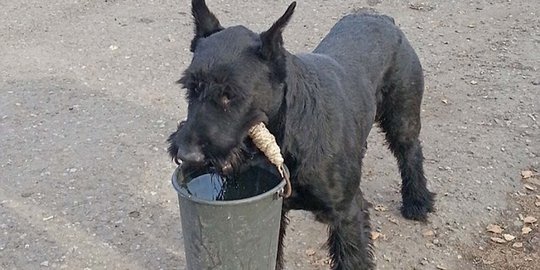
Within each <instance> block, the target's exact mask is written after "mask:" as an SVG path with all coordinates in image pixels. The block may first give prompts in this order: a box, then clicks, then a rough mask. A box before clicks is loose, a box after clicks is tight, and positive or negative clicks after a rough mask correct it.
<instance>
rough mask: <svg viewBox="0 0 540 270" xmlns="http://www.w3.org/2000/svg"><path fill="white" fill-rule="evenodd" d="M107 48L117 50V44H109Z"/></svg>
mask: <svg viewBox="0 0 540 270" xmlns="http://www.w3.org/2000/svg"><path fill="white" fill-rule="evenodd" d="M109 49H110V50H111V51H115V50H118V46H116V45H111V46H109Z"/></svg>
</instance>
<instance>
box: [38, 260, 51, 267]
mask: <svg viewBox="0 0 540 270" xmlns="http://www.w3.org/2000/svg"><path fill="white" fill-rule="evenodd" d="M39 265H41V266H45V267H49V261H43V262H41V263H40V264H39Z"/></svg>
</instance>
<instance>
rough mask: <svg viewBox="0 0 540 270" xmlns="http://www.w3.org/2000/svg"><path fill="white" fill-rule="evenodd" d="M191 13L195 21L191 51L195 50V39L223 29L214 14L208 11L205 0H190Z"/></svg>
mask: <svg viewBox="0 0 540 270" xmlns="http://www.w3.org/2000/svg"><path fill="white" fill-rule="evenodd" d="M191 13H192V14H193V20H194V22H195V37H194V38H193V40H192V41H191V51H192V52H193V51H195V47H196V45H197V41H198V40H199V39H200V38H205V37H208V36H210V35H211V34H213V33H216V32H219V31H221V30H223V27H222V26H221V24H220V23H219V20H218V19H217V18H216V16H215V15H214V14H213V13H212V12H210V10H209V9H208V7H207V6H206V2H205V0H192V1H191Z"/></svg>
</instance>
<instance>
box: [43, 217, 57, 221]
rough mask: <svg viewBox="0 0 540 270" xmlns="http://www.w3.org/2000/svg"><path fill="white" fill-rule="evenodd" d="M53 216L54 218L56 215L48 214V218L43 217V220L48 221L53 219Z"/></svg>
mask: <svg viewBox="0 0 540 270" xmlns="http://www.w3.org/2000/svg"><path fill="white" fill-rule="evenodd" d="M53 218H54V216H48V217H46V218H43V221H48V220H51V219H53Z"/></svg>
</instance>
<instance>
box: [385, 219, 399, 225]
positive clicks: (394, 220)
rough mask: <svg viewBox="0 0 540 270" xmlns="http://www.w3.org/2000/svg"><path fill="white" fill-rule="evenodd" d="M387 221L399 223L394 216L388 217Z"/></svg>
mask: <svg viewBox="0 0 540 270" xmlns="http://www.w3.org/2000/svg"><path fill="white" fill-rule="evenodd" d="M388 221H390V222H392V223H394V224H399V223H398V221H397V219H395V218H389V219H388Z"/></svg>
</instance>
